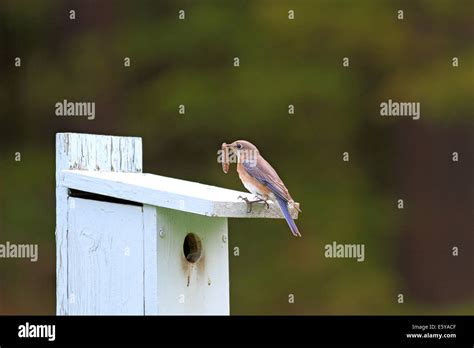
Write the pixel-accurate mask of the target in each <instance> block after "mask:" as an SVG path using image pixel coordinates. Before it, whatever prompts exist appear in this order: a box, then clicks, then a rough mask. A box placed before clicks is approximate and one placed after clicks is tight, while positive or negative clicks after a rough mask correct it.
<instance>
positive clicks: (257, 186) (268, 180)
mask: <svg viewBox="0 0 474 348" xmlns="http://www.w3.org/2000/svg"><path fill="white" fill-rule="evenodd" d="M222 148H223V150H224V152H226V151H227V150H228V149H230V150H231V151H232V153H233V154H235V155H236V156H237V173H239V178H240V180H241V181H242V183H243V184H244V186H245V188H246V189H247V190H249V191H250V192H251V193H253V194H254V195H256V196H257V198H258V199H257V200H256V201H249V200H248V199H247V198H242V199H244V200H245V201H246V202H247V204H248V205H249V207H250V208H249V209H251V204H252V203H255V202H261V201H264V202H265V204H266V205H267V207H268V203H267V200H271V201H273V202H278V205H279V206H280V209H281V211H282V213H283V215H284V216H285V220H286V222H287V223H288V226H290V230H291V233H292V234H293V235H294V236H295V237H301V234H300V232H299V231H298V227H297V226H296V224H295V222H294V221H293V219H292V218H291V214H290V212H289V210H288V206H291V207H296V209H298V211H301V210H300V209H299V208H298V207H297V206H295V205H294V200H293V198H291V196H290V193H289V192H288V189H287V188H286V187H285V184H284V183H283V181H282V180H281V179H280V177H279V176H278V174H277V172H276V171H275V169H273V167H272V166H271V165H270V164H269V163H268V162H267V161H266V160H265V159H264V158H263V157H262V156H261V155H260V153H259V151H258V149H257V147H256V146H255V145H253V144H251V143H249V142H248V141H245V140H237V141H234V142H233V143H232V144H226V143H224V144H222ZM224 156H226V159H225V160H224V162H223V169H224V172H226V173H227V170H228V162H227V160H228V158H227V156H228V153H225V154H224ZM224 164H225V165H224Z"/></svg>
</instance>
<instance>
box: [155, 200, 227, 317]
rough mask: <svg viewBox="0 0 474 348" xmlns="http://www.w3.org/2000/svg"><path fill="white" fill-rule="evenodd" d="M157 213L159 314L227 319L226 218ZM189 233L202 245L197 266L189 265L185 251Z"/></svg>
mask: <svg viewBox="0 0 474 348" xmlns="http://www.w3.org/2000/svg"><path fill="white" fill-rule="evenodd" d="M156 211H157V227H158V231H159V232H158V233H159V236H158V238H157V250H156V257H157V258H158V262H157V267H158V268H157V277H158V281H157V286H158V288H157V300H158V313H159V314H167V315H192V314H194V315H204V314H206V315H228V314H229V306H230V305H229V255H228V239H227V238H228V235H227V218H212V219H211V218H208V217H205V216H200V215H196V214H188V213H185V212H182V211H178V210H172V209H166V208H156ZM160 232H161V233H160ZM188 233H193V234H195V235H196V236H198V238H199V239H200V241H201V249H200V250H201V256H200V258H199V259H198V260H197V261H196V262H195V263H191V262H189V261H188V260H187V259H186V258H185V255H184V251H183V244H184V240H185V237H186V235H187V234H188Z"/></svg>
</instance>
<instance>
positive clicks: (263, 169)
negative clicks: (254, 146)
mask: <svg viewBox="0 0 474 348" xmlns="http://www.w3.org/2000/svg"><path fill="white" fill-rule="evenodd" d="M242 165H243V166H244V168H245V170H246V171H247V173H249V175H250V176H252V177H253V178H255V179H256V180H257V181H258V182H260V183H261V184H263V185H265V186H266V187H268V189H269V190H270V191H272V192H273V194H274V195H275V196H277V197H278V198H280V199H283V200H284V201H286V202H288V201H290V200H291V196H290V194H289V193H288V189H287V188H286V187H285V184H283V181H282V180H281V179H280V177H279V176H278V174H277V173H276V171H275V169H273V167H272V166H271V165H270V164H269V163H268V162H267V161H266V160H265V159H264V158H263V157H259V159H258V161H257V163H254V162H247V161H244V162H243V163H242Z"/></svg>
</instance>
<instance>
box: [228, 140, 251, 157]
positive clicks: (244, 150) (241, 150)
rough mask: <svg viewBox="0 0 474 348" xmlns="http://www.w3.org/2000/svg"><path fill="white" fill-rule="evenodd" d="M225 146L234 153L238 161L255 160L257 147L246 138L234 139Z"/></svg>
mask: <svg viewBox="0 0 474 348" xmlns="http://www.w3.org/2000/svg"><path fill="white" fill-rule="evenodd" d="M226 146H227V148H229V149H230V150H231V151H232V152H233V153H235V155H236V156H237V158H238V160H239V161H249V160H250V161H255V160H256V158H257V156H258V149H257V147H256V146H255V145H254V144H252V143H250V142H248V141H247V140H236V141H234V142H233V143H231V144H227V145H226Z"/></svg>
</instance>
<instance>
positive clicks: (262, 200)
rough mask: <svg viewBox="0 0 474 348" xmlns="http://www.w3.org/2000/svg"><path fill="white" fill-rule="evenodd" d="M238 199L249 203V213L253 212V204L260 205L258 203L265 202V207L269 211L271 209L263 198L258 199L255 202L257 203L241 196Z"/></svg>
mask: <svg viewBox="0 0 474 348" xmlns="http://www.w3.org/2000/svg"><path fill="white" fill-rule="evenodd" d="M237 198H238V199H241V200H243V201H245V203H247V213H251V212H252V204H254V203H258V202H265V206H266V207H267V209H269V208H270V205H269V204H268V202H267V200H266V199H263V198H260V197H258V199H257V200H255V201H251V200H249V199H248V198H247V197H242V196H239V197H237Z"/></svg>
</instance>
